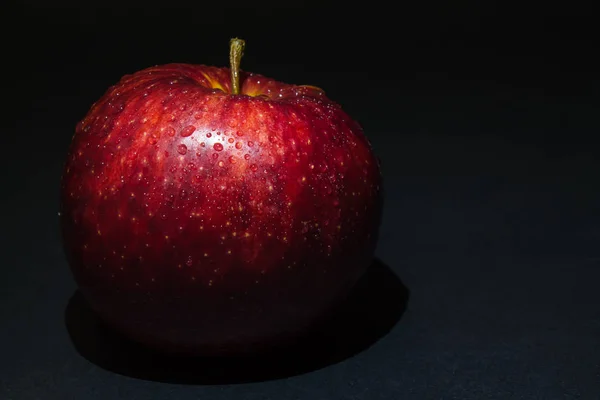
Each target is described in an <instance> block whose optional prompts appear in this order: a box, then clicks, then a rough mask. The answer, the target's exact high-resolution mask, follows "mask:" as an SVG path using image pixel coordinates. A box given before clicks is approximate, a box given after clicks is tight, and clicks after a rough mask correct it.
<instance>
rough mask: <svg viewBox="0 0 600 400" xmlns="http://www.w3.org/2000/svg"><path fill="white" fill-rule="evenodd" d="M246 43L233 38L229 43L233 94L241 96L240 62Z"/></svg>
mask: <svg viewBox="0 0 600 400" xmlns="http://www.w3.org/2000/svg"><path fill="white" fill-rule="evenodd" d="M245 46H246V42H245V41H243V40H242V39H238V38H233V39H231V40H230V41H229V65H230V67H231V93H232V94H240V62H241V60H242V56H243V55H244V47H245Z"/></svg>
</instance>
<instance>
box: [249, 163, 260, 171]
mask: <svg viewBox="0 0 600 400" xmlns="http://www.w3.org/2000/svg"><path fill="white" fill-rule="evenodd" d="M250 169H251V170H252V171H253V172H256V170H258V167H257V166H256V164H252V165H250Z"/></svg>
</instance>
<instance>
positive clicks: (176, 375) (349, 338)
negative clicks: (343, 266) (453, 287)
mask: <svg viewBox="0 0 600 400" xmlns="http://www.w3.org/2000/svg"><path fill="white" fill-rule="evenodd" d="M408 297H409V291H408V289H407V288H406V287H405V286H404V285H403V283H402V282H401V281H400V279H399V278H398V277H397V276H396V275H395V273H394V272H393V271H392V270H391V269H390V268H389V267H387V266H386V265H384V264H383V263H382V262H381V261H379V260H375V261H374V262H373V264H372V265H371V267H370V268H369V269H368V270H367V272H366V274H365V275H364V276H363V277H362V278H361V280H360V281H359V282H358V284H357V286H356V287H355V289H354V290H353V291H352V293H351V294H350V296H349V297H348V299H347V300H346V301H345V302H344V303H343V304H342V305H341V306H340V307H339V309H338V310H337V311H336V312H335V313H334V315H333V316H332V317H331V318H330V319H329V320H328V321H327V322H326V323H324V324H323V325H322V326H321V327H320V328H319V329H318V330H317V331H315V332H313V333H311V334H310V335H308V336H306V337H304V339H302V340H300V341H298V342H296V343H295V344H294V345H293V346H290V347H286V348H283V349H278V350H276V351H272V352H270V353H263V354H260V355H258V354H257V355H252V356H243V357H241V356H240V357H231V356H230V357H203V358H178V357H172V356H165V355H162V354H157V353H155V352H153V351H151V350H148V349H146V348H144V347H141V346H139V345H137V344H136V343H133V342H131V341H129V340H127V339H125V338H123V337H121V336H120V335H119V334H118V333H116V332H114V331H112V330H111V329H110V328H108V327H106V326H105V325H104V324H103V323H102V322H101V321H99V319H98V318H97V316H96V315H95V314H94V312H93V311H92V310H91V309H90V308H89V306H88V304H87V302H86V301H85V299H84V298H83V296H82V294H81V293H80V292H79V291H76V292H75V293H74V294H73V296H72V297H71V299H70V301H69V303H68V305H67V308H66V311H65V323H66V326H67V330H68V332H69V335H70V337H71V340H72V341H73V344H74V346H75V348H76V350H77V351H78V352H79V353H80V354H81V355H82V356H83V357H85V358H86V359H87V360H89V361H90V362H92V363H94V364H96V365H98V366H99V367H101V368H104V369H106V370H109V371H112V372H115V373H118V374H122V375H125V376H129V377H133V378H138V379H146V380H152V381H159V382H168V383H179V384H224V383H245V382H258V381H265V380H271V379H278V378H285V377H289V376H294V375H298V374H302V373H306V372H311V371H314V370H317V369H320V368H323V367H326V366H328V365H332V364H335V363H337V362H340V361H343V360H345V359H347V358H350V357H352V356H353V355H355V354H357V353H359V352H361V351H363V350H365V349H367V348H368V347H369V346H371V345H372V344H374V343H375V342H376V341H377V340H379V339H380V338H382V337H383V336H384V335H386V334H387V333H388V332H389V331H390V330H391V329H392V328H393V326H394V325H395V324H396V323H397V322H398V320H399V319H400V318H401V317H402V314H403V313H404V310H405V309H406V305H407V302H408Z"/></svg>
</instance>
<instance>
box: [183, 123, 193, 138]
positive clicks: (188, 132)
mask: <svg viewBox="0 0 600 400" xmlns="http://www.w3.org/2000/svg"><path fill="white" fill-rule="evenodd" d="M195 130H196V127H195V126H193V125H188V126H186V127H185V128H183V129H182V130H181V132H180V133H179V134H180V135H181V136H182V137H188V136H191V134H192V133H194V131H195Z"/></svg>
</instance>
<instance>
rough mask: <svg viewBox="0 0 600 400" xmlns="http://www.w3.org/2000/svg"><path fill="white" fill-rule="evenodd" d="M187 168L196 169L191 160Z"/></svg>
mask: <svg viewBox="0 0 600 400" xmlns="http://www.w3.org/2000/svg"><path fill="white" fill-rule="evenodd" d="M188 168H189V169H192V170H194V169H196V164H194V163H193V162H191V163H189V164H188Z"/></svg>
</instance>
